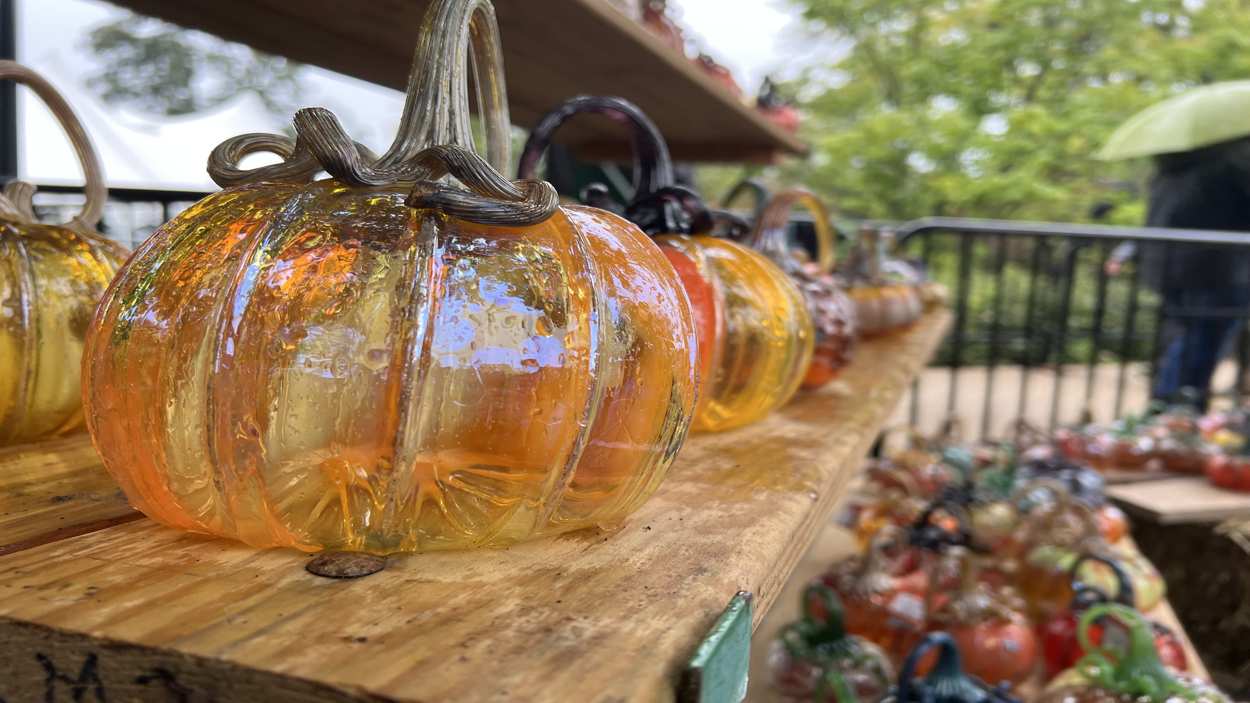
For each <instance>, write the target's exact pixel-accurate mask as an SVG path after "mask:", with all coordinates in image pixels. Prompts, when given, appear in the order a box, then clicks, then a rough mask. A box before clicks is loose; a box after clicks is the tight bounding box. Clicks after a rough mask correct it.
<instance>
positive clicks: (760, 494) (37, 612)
mask: <svg viewBox="0 0 1250 703" xmlns="http://www.w3.org/2000/svg"><path fill="white" fill-rule="evenodd" d="M948 322H949V315H948V314H947V313H945V312H939V313H934V314H932V315H929V316H928V317H927V318H925V319H924V320H922V321H921V322H920V323H918V325H917V326H915V327H914V328H913V329H911V330H910V331H907V332H904V333H901V334H898V335H895V336H893V337H888V338H883V339H880V340H875V341H872V342H869V343H866V344H864V345H863V346H862V347H861V348H860V350H859V352H858V356H857V360H856V362H855V365H854V366H853V367H852V368H851V369H849V370H848V371H847V372H846V373H845V374H844V377H843V379H842V381H841V382H840V383H839V384H837V385H836V386H835V387H832V388H828V389H826V390H823V391H821V392H817V393H812V394H807V395H802V396H800V397H798V398H796V399H795V400H794V401H793V402H792V403H790V405H788V406H787V407H786V408H784V409H783V410H781V411H779V412H777V413H775V414H774V415H772V416H771V417H769V418H767V419H765V420H763V421H761V422H759V423H756V424H755V425H752V426H749V427H745V428H742V429H739V430H735V431H731V432H726V433H722V434H715V435H701V436H695V437H692V438H691V439H690V441H689V442H688V443H687V445H686V447H685V448H684V449H683V450H682V454H681V456H680V457H679V458H678V460H677V462H676V464H675V465H674V467H673V470H672V472H671V474H670V476H669V479H668V480H667V481H666V482H665V484H664V485H663V486H662V487H661V489H660V491H659V492H658V493H657V494H656V495H655V496H654V497H653V498H652V499H651V500H650V501H649V502H647V503H646V504H645V505H644V506H643V508H642V509H641V510H640V511H639V512H637V513H636V514H635V515H633V516H632V517H631V518H630V519H629V520H628V522H627V523H626V524H625V525H624V526H622V527H620V528H619V529H618V530H616V531H615V532H606V531H583V532H580V533H573V534H570V535H566V536H563V537H560V538H556V539H552V540H547V541H538V542H532V543H526V544H521V545H519V546H515V547H512V548H509V549H501V550H492V551H478V552H459V553H435V554H422V555H413V556H406V557H394V558H391V559H390V562H389V565H388V567H387V569H386V570H385V571H383V572H381V573H378V574H375V575H372V576H368V577H365V578H362V579H358V580H354V581H335V580H329V579H324V578H319V577H316V576H313V575H310V574H308V573H307V572H305V570H304V568H303V566H304V564H305V562H306V560H307V559H308V557H307V556H305V555H303V554H299V553H297V552H294V551H281V550H269V551H257V550H253V549H250V548H247V547H245V546H242V545H239V544H236V543H233V542H228V541H224V540H217V539H211V538H208V537H201V536H196V535H190V534H183V533H179V532H176V531H174V530H170V529H166V528H163V527H160V526H157V525H155V524H154V523H151V522H150V521H147V520H141V521H138V522H133V523H129V524H125V525H120V526H117V527H113V528H110V529H107V530H101V531H98V532H94V533H92V534H89V535H84V536H81V537H77V538H73V539H67V540H63V541H60V542H57V543H55V544H48V545H45V546H42V547H38V548H34V549H28V550H25V551H23V552H19V553H17V554H12V555H10V556H7V557H3V558H0V698H7V699H9V700H27V699H28V698H29V697H32V696H40V695H43V694H44V693H45V687H46V686H47V685H48V681H49V680H51V679H49V677H48V674H47V667H46V666H45V660H47V661H54V662H55V666H56V667H58V668H57V671H58V672H59V673H63V674H64V676H66V677H68V679H70V680H75V681H77V680H79V679H81V678H82V676H81V672H82V671H83V668H84V667H85V666H87V664H88V663H90V664H91V668H90V672H89V673H90V674H91V678H92V680H95V679H98V680H99V681H100V682H102V683H101V684H100V686H101V687H102V689H101V690H105V691H109V692H114V693H116V696H118V697H121V698H122V699H124V700H166V698H163V697H162V695H165V693H164V691H163V689H162V688H160V687H156V686H155V685H153V686H149V685H146V684H144V685H138V684H136V683H135V681H138V680H141V679H142V680H144V681H149V682H150V681H155V680H156V679H153V678H152V677H153V676H157V677H164V678H162V679H161V681H160V683H161V686H165V687H168V686H177V687H179V690H186V691H188V692H190V693H188V694H187V695H188V696H192V697H191V698H188V700H197V701H198V700H262V699H263V700H266V701H287V700H307V697H308V696H309V695H312V694H309V693H308V692H309V691H321V692H325V691H333V692H334V695H335V696H338V697H339V698H342V699H348V700H403V701H443V700H456V701H519V700H524V701H544V700H551V701H604V702H607V701H624V700H631V701H632V700H640V701H650V700H665V699H668V698H671V696H672V695H673V687H674V685H675V683H676V681H677V678H678V675H679V672H680V668H681V666H682V665H683V664H684V662H685V661H686V660H687V659H688V658H689V657H690V656H691V655H692V654H693V652H694V650H695V648H696V646H697V645H698V643H699V642H700V640H701V639H702V638H703V636H704V635H705V634H706V632H707V630H708V628H709V627H711V625H712V624H713V622H714V621H715V620H716V618H717V616H718V615H719V614H720V613H721V611H722V610H723V609H724V608H725V606H726V604H728V602H729V600H730V598H731V597H732V596H733V595H734V593H736V592H738V591H740V590H745V591H750V592H752V593H753V594H754V595H755V598H756V613H757V622H758V618H759V617H762V616H763V614H764V613H765V612H767V611H768V608H769V606H770V605H771V604H772V602H773V601H774V599H775V598H776V596H777V594H778V593H780V591H781V588H782V586H783V584H784V583H785V582H786V579H787V577H788V576H789V574H790V571H791V570H792V569H793V568H794V565H795V563H796V562H797V561H798V559H799V558H800V556H801V555H802V554H803V553H804V551H806V549H807V546H808V544H809V543H810V542H811V540H812V538H813V537H814V536H815V534H816V533H817V532H818V531H819V530H820V529H821V528H822V527H823V526H824V525H825V524H826V523H827V521H828V518H829V514H830V512H831V510H832V507H833V504H834V502H835V500H836V499H837V497H838V495H839V494H840V493H841V491H842V489H843V487H844V486H845V482H846V480H847V479H848V478H849V477H850V475H851V474H852V473H853V471H854V470H855V469H856V468H858V466H859V465H860V463H861V461H862V459H863V456H864V454H865V453H866V452H867V450H868V448H869V447H870V445H871V444H872V442H873V440H874V438H875V437H876V434H877V429H878V427H879V426H880V424H881V423H882V422H883V421H884V419H885V418H886V417H887V416H888V415H889V413H890V412H891V411H892V410H893V409H894V406H895V405H896V404H897V403H898V401H899V399H900V398H901V396H902V394H903V391H904V389H905V388H906V386H907V385H908V383H909V382H910V380H911V378H913V377H914V375H915V374H916V373H917V372H918V371H919V369H920V368H921V367H922V366H923V365H924V363H925V362H926V360H927V359H928V358H929V356H930V355H931V354H932V352H933V350H934V349H935V348H936V346H937V344H938V342H939V341H940V340H941V338H942V336H943V333H944V330H945V329H946V327H947V325H948ZM40 657H43V659H40ZM157 671H159V672H163V673H153V672H157ZM57 680H59V679H57ZM170 682H172V683H170ZM239 682H246V685H245V684H244V683H239ZM54 683H55V681H54ZM166 684H168V686H167V685H166ZM65 685H68V684H65ZM240 686H243V688H239V687H240ZM262 691H263V695H262V694H261V693H260V692H262ZM192 694H194V695H192ZM327 695H328V694H327Z"/></svg>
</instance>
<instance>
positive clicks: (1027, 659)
mask: <svg viewBox="0 0 1250 703" xmlns="http://www.w3.org/2000/svg"><path fill="white" fill-rule="evenodd" d="M952 557H953V558H955V559H958V561H959V565H960V566H959V577H960V578H959V580H960V583H959V585H958V586H957V587H956V588H955V590H954V591H953V592H947V593H937V592H936V591H937V589H936V588H934V587H931V588H930V589H929V591H928V593H927V594H926V601H927V604H926V606H925V610H926V611H927V612H928V618H929V627H930V628H931V629H933V630H942V631H944V632H946V633H947V634H949V635H950V636H951V639H953V640H954V641H955V644H956V646H958V647H959V651H960V654H961V655H962V656H963V660H964V667H965V668H966V669H967V671H968V672H969V673H971V674H973V675H975V676H977V677H978V678H980V679H982V680H984V681H987V682H989V683H992V684H996V685H997V684H1000V683H1004V682H1005V683H1006V684H1007V685H1008V686H1009V687H1014V686H1017V685H1019V684H1020V683H1022V682H1023V681H1024V680H1025V679H1027V678H1028V677H1029V676H1030V675H1032V673H1033V671H1034V669H1035V668H1036V666H1037V661H1038V646H1037V637H1036V635H1035V634H1034V633H1033V628H1032V627H1031V626H1030V624H1029V621H1028V619H1027V618H1026V617H1025V616H1024V614H1023V613H1022V612H1021V611H1020V608H1019V605H1020V604H1019V603H1017V601H1018V600H1019V599H1018V598H1015V597H1013V596H1011V595H1010V594H1008V593H1005V592H1003V591H999V590H996V589H992V588H991V587H990V586H989V585H988V584H986V583H983V582H982V581H981V579H980V576H981V574H980V567H979V566H978V564H977V561H976V559H975V558H974V557H973V556H972V554H971V553H970V552H968V551H967V550H963V549H961V550H959V551H958V552H957V553H954V554H952ZM939 596H941V598H939Z"/></svg>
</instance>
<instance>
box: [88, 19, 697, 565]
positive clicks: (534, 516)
mask: <svg viewBox="0 0 1250 703" xmlns="http://www.w3.org/2000/svg"><path fill="white" fill-rule="evenodd" d="M470 48H471V49H472V52H473V59H474V64H475V66H476V71H475V74H476V75H477V77H478V81H479V88H480V89H481V90H480V91H479V92H480V93H481V94H482V96H483V97H482V99H481V100H480V103H481V105H482V108H483V111H484V112H485V114H486V120H485V122H486V127H487V130H486V131H487V142H488V143H487V153H488V155H489V158H490V162H491V164H495V165H502V164H506V163H507V161H508V153H507V152H508V148H507V147H508V132H507V124H508V120H507V113H506V107H505V105H506V100H505V94H504V88H503V83H502V82H503V73H502V70H501V69H502V66H501V63H500V61H501V59H500V53H499V46H498V30H497V27H496V24H495V18H494V11H493V8H492V7H491V5H490V4H489V2H487V1H486V0H438V1H436V2H435V3H433V5H432V6H431V9H430V10H429V14H428V15H427V17H426V21H425V25H424V26H423V27H422V31H421V34H420V39H419V42H418V47H417V60H416V63H415V65H414V70H413V73H412V78H411V82H410V85H409V93H408V100H407V103H406V105H405V108H404V115H403V119H402V120H401V125H400V132H399V135H398V137H397V138H396V141H395V143H394V144H393V145H392V147H391V149H390V150H389V151H388V152H387V153H386V154H384V155H383V156H382V157H380V158H379V157H374V156H372V155H371V154H369V153H368V151H367V150H365V149H363V147H359V146H358V145H356V144H354V143H353V142H352V141H351V140H350V138H348V137H347V136H346V135H345V134H344V133H343V131H342V129H341V127H339V125H338V123H337V121H336V120H335V119H334V117H333V116H332V115H330V114H329V113H328V112H326V111H324V110H303V111H301V112H300V113H298V114H297V115H296V118H295V124H296V131H297V134H298V138H297V139H295V140H291V139H288V138H286V137H281V136H276V135H255V134H253V135H244V136H242V137H237V138H235V139H232V140H230V141H228V142H226V143H224V144H223V145H222V146H220V147H218V149H217V150H216V151H215V152H214V154H213V156H212V157H211V158H210V161H209V171H210V173H211V174H212V175H213V177H214V179H215V180H216V181H217V182H218V183H220V184H221V185H223V186H225V190H223V191H221V192H220V193H217V194H214V195H211V196H209V197H207V198H205V199H204V200H202V201H200V202H199V203H197V204H196V205H194V206H193V207H191V208H189V209H188V210H186V211H185V212H183V213H182V214H181V215H179V216H178V217H176V218H175V219H174V220H172V221H170V222H169V223H167V224H166V225H164V226H163V227H162V228H160V229H159V230H158V231H157V232H156V233H155V234H154V235H153V236H152V237H151V239H149V240H148V241H147V242H146V243H145V244H144V245H143V246H142V248H141V249H140V250H139V251H137V252H136V254H135V256H134V257H133V259H132V260H131V261H130V262H129V263H128V264H127V266H126V267H125V268H123V270H122V271H121V273H120V274H119V275H118V277H117V279H116V281H115V282H114V284H113V287H112V289H111V291H110V293H109V295H108V297H107V299H106V300H105V302H104V303H103V304H102V305H101V307H100V309H99V312H98V314H97V316H96V319H95V322H94V325H93V328H92V333H91V335H90V339H89V345H88V352H87V357H86V361H85V370H86V373H87V379H86V389H85V392H86V397H85V400H86V405H87V411H88V419H89V425H90V427H91V431H92V434H93V436H94V438H95V441H96V445H97V447H98V448H99V450H100V454H101V456H102V457H103V459H104V463H105V465H106V467H107V468H108V469H109V471H110V472H111V473H112V474H113V475H114V476H115V477H116V478H117V480H118V481H119V482H120V483H121V485H122V487H123V488H124V490H125V492H126V494H127V496H128V497H129V498H130V500H131V501H132V502H133V503H134V504H135V505H136V506H137V507H139V508H140V509H141V510H143V511H144V512H145V513H147V514H148V515H150V516H151V517H153V518H155V519H157V520H160V521H162V522H165V523H167V524H170V525H174V526H177V527H181V528H184V529H188V530H194V531H200V532H209V533H215V534H221V535H227V536H230V537H234V538H237V539H240V540H243V541H245V542H247V543H249V544H253V545H257V546H289V547H296V548H299V549H305V550H319V549H345V550H361V551H369V552H374V553H390V552H397V551H413V550H426V549H443V548H462V547H474V546H481V545H493V544H502V543H508V542H512V541H515V540H519V539H523V538H527V537H531V536H535V535H544V534H551V533H556V532H562V531H567V530H572V529H576V528H580V527H586V526H591V525H602V524H611V523H614V522H618V521H620V520H621V519H622V518H623V517H624V516H625V515H626V514H627V513H629V512H630V511H632V510H633V509H635V508H636V507H638V505H640V504H641V502H642V501H643V500H645V499H646V497H647V496H648V495H650V494H651V493H652V492H653V491H654V490H655V488H656V487H657V486H658V484H659V482H660V481H661V479H662V478H663V476H664V474H665V472H666V470H667V469H668V466H669V464H670V463H671V462H672V460H673V458H674V456H675V455H676V453H677V450H678V448H679V447H680V445H681V443H682V441H683V439H684V437H685V435H686V432H687V430H688V428H689V424H690V420H691V416H692V411H693V408H694V400H695V391H696V388H695V363H696V359H695V340H694V328H693V324H692V321H691V316H690V309H689V304H688V302H687V301H686V298H685V296H684V295H683V294H682V292H681V287H680V283H679V281H678V280H677V276H676V274H675V273H674V272H673V269H672V267H671V266H669V265H668V263H667V261H665V259H664V256H663V254H661V253H660V251H659V249H658V248H657V247H656V246H655V245H654V244H653V243H652V242H651V241H650V240H649V239H647V237H646V236H645V235H644V234H643V233H642V232H640V231H639V230H638V229H637V228H636V227H634V226H633V225H630V224H629V223H628V222H626V221H624V220H622V219H621V218H619V217H616V216H614V215H612V214H610V213H607V212H603V211H599V210H595V209H592V208H584V207H572V208H559V207H558V200H557V197H556V193H555V191H554V189H553V188H551V186H550V185H549V184H546V183H542V182H534V181H526V182H509V181H508V180H506V179H505V178H503V177H502V176H500V175H499V174H498V172H497V171H496V170H494V169H493V168H492V166H491V164H488V163H487V162H486V161H484V160H483V159H482V158H480V157H478V156H477V155H476V154H475V153H474V152H473V151H472V150H471V148H470V147H471V145H472V138H471V136H470V125H469V120H468V91H467V85H466V83H467V81H466V80H464V77H465V76H467V75H468V74H467V71H468V62H469V55H468V53H469V50H470ZM259 150H269V151H273V152H276V153H278V154H279V155H281V156H283V157H284V161H283V162H282V163H280V164H276V165H271V166H264V167H260V168H258V169H255V170H252V171H244V170H241V169H239V168H238V167H237V166H236V165H235V164H236V163H237V161H238V159H239V158H241V157H242V156H243V155H244V154H246V153H249V152H252V151H259ZM323 170H324V171H325V172H327V173H329V174H330V178H328V179H324V180H313V179H314V178H315V176H316V175H317V174H318V173H319V172H320V171H323ZM449 173H450V174H451V175H453V176H455V178H456V179H457V181H458V184H462V185H458V184H455V183H452V182H449V181H447V180H446V179H445V178H444V176H445V175H447V174H449Z"/></svg>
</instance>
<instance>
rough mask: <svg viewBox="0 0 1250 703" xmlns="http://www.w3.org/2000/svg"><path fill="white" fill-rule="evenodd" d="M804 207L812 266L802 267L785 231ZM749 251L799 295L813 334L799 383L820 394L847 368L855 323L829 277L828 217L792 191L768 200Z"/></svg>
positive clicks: (833, 258)
mask: <svg viewBox="0 0 1250 703" xmlns="http://www.w3.org/2000/svg"><path fill="white" fill-rule="evenodd" d="M795 207H802V208H804V209H806V210H807V211H808V212H809V213H811V215H812V218H813V219H812V222H813V225H814V226H815V230H816V248H817V257H816V261H802V260H800V259H799V257H798V256H796V254H795V253H794V251H793V250H792V249H791V247H790V242H789V240H788V238H787V236H786V225H787V224H788V222H789V219H790V211H791V210H792V209H794V208H795ZM751 245H752V246H753V247H754V248H756V249H757V250H759V251H761V252H763V253H764V255H765V256H767V257H768V258H770V259H772V260H773V262H775V263H776V264H777V265H778V266H780V267H781V270H783V271H785V272H786V275H788V276H790V279H791V280H793V281H794V282H795V284H796V285H798V287H799V290H800V291H802V292H803V299H804V300H805V301H806V302H807V311H808V313H809V314H810V315H811V317H812V325H813V327H814V329H815V333H816V341H815V346H814V352H813V354H812V362H811V364H809V365H808V367H807V373H806V375H804V377H803V385H802V387H803V388H807V389H812V388H819V387H821V386H823V385H825V384H826V383H828V382H830V381H832V380H833V379H834V378H835V377H837V375H838V372H839V371H841V370H842V369H843V368H844V367H846V366H847V365H848V364H850V363H851V353H852V351H853V350H854V347H855V341H856V335H857V323H856V317H855V303H854V302H853V301H852V300H851V298H850V296H848V295H847V294H846V291H845V289H844V288H843V286H842V284H841V283H840V282H839V281H838V280H837V279H835V278H834V277H833V269H834V265H835V264H836V263H837V255H836V251H835V247H836V242H835V241H834V234H833V228H832V227H831V226H830V225H829V211H828V210H826V209H825V205H824V203H822V202H821V201H820V199H819V198H817V197H816V196H815V195H813V194H811V193H809V192H808V191H805V190H799V189H791V190H786V191H782V192H780V193H778V194H776V195H774V196H773V197H772V199H771V200H769V201H768V204H767V205H765V206H764V209H763V211H762V212H761V213H760V216H759V217H758V218H757V219H756V221H755V229H754V232H753V233H752V235H751Z"/></svg>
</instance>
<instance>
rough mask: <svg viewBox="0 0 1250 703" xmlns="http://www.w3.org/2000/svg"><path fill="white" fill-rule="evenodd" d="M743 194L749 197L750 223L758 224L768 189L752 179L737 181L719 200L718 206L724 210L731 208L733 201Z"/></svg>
mask: <svg viewBox="0 0 1250 703" xmlns="http://www.w3.org/2000/svg"><path fill="white" fill-rule="evenodd" d="M744 194H749V195H750V196H751V222H753V223H754V222H759V219H760V215H762V214H763V213H764V206H765V205H766V204H767V203H768V200H769V195H770V194H769V192H768V188H767V187H766V186H765V185H764V184H763V183H760V182H759V181H757V180H755V179H754V178H744V179H743V180H741V181H738V183H737V184H736V185H734V187H733V188H730V189H729V192H728V193H726V194H725V197H724V198H721V202H720V206H721V207H722V208H725V209H726V210H728V209H730V208H732V207H733V203H734V201H736V200H737V199H738V198H739V197H741V196H742V195H744Z"/></svg>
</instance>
